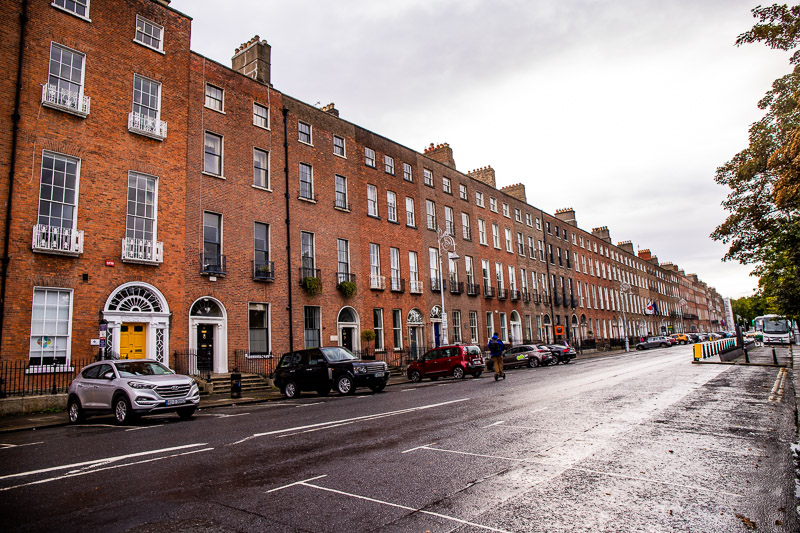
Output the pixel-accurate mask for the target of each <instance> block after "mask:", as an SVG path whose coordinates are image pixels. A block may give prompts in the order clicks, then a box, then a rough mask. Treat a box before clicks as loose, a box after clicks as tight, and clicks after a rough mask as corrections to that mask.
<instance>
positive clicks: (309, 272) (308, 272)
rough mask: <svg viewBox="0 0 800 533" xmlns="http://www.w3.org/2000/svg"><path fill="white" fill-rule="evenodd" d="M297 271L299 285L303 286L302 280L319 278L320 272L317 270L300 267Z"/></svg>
mask: <svg viewBox="0 0 800 533" xmlns="http://www.w3.org/2000/svg"><path fill="white" fill-rule="evenodd" d="M299 271H300V284H301V285H302V284H303V278H320V270H319V269H318V268H310V267H300V269H299ZM320 279H321V278H320Z"/></svg>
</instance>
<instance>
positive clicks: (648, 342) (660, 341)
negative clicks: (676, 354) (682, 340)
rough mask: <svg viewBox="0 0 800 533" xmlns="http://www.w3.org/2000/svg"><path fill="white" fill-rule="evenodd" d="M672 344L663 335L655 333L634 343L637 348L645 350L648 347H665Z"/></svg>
mask: <svg viewBox="0 0 800 533" xmlns="http://www.w3.org/2000/svg"><path fill="white" fill-rule="evenodd" d="M669 346H672V343H671V342H670V341H669V339H667V338H666V337H665V336H663V335H657V336H655V337H647V338H646V339H645V340H644V342H640V343H638V344H637V345H636V349H637V350H646V349H648V348H667V347H669Z"/></svg>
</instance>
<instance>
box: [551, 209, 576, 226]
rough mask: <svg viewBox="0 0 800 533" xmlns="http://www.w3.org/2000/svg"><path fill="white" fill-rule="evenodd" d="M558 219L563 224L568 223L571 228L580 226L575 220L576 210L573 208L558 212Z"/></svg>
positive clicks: (558, 210)
mask: <svg viewBox="0 0 800 533" xmlns="http://www.w3.org/2000/svg"><path fill="white" fill-rule="evenodd" d="M556 218H557V219H559V220H560V221H562V222H566V223H567V224H569V225H570V226H575V227H577V226H578V221H577V220H576V218H575V210H574V209H572V208H571V207H565V208H563V209H557V210H556Z"/></svg>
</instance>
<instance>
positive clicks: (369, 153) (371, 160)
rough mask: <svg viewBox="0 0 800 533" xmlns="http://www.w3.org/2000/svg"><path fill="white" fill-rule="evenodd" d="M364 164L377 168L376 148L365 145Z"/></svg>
mask: <svg viewBox="0 0 800 533" xmlns="http://www.w3.org/2000/svg"><path fill="white" fill-rule="evenodd" d="M364 164H365V165H367V166H368V167H370V168H375V150H373V149H372V148H367V147H366V146H365V147H364Z"/></svg>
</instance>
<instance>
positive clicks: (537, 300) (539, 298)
mask: <svg viewBox="0 0 800 533" xmlns="http://www.w3.org/2000/svg"><path fill="white" fill-rule="evenodd" d="M531 296H532V298H531V299H532V300H533V303H535V304H540V303H542V296H541V295H540V294H539V291H533V292H532V293H531Z"/></svg>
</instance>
